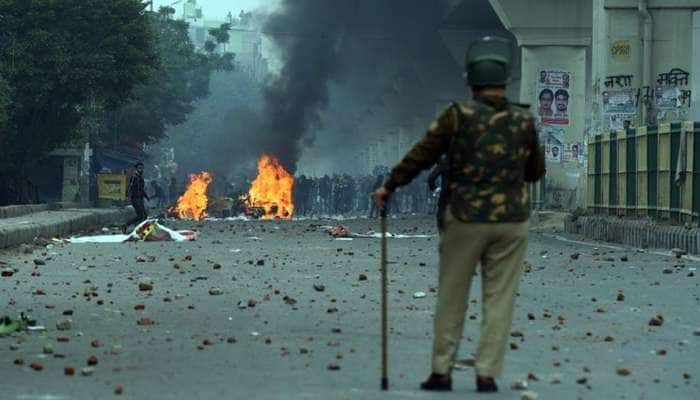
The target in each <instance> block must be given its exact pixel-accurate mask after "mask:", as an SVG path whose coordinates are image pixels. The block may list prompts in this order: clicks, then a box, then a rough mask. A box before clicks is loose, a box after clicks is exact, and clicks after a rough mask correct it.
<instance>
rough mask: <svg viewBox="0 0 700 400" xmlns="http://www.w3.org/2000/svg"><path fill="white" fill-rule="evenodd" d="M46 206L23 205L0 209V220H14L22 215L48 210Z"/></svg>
mask: <svg viewBox="0 0 700 400" xmlns="http://www.w3.org/2000/svg"><path fill="white" fill-rule="evenodd" d="M49 208H50V206H49V205H48V204H23V205H16V206H4V207H0V219H5V218H16V217H21V216H22V215H27V214H32V213H36V212H41V211H47V210H49Z"/></svg>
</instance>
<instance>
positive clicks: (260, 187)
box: [243, 155, 294, 219]
mask: <svg viewBox="0 0 700 400" xmlns="http://www.w3.org/2000/svg"><path fill="white" fill-rule="evenodd" d="M293 188H294V177H293V176H292V175H291V174H290V173H289V172H287V171H286V170H285V169H284V167H282V165H281V164H280V163H279V161H277V159H275V158H273V157H270V156H268V155H263V156H262V157H260V160H258V176H257V178H255V180H254V181H253V183H252V184H251V186H250V190H249V191H248V195H247V196H244V197H243V200H244V201H245V202H246V204H247V207H248V210H249V211H251V210H254V209H260V210H261V211H264V214H263V215H262V216H261V218H265V219H271V218H280V219H291V218H292V215H294V203H293V201H292V189H293Z"/></svg>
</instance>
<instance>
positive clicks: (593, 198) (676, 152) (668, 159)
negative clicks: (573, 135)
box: [587, 121, 700, 222]
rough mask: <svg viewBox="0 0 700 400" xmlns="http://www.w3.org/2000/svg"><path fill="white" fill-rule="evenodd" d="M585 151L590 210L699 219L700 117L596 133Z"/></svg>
mask: <svg viewBox="0 0 700 400" xmlns="http://www.w3.org/2000/svg"><path fill="white" fill-rule="evenodd" d="M588 154H589V158H588V177H587V185H588V188H587V189H588V190H587V193H588V195H587V208H588V209H589V210H591V211H593V212H594V213H595V214H606V215H615V216H629V217H649V218H652V219H654V220H663V221H672V222H698V221H699V220H700V122H692V121H686V122H680V123H671V124H659V125H652V126H648V127H647V126H644V127H639V128H633V129H628V130H626V131H623V130H620V131H615V132H609V133H605V134H601V135H596V136H595V137H594V138H593V140H591V141H590V142H589V144H588Z"/></svg>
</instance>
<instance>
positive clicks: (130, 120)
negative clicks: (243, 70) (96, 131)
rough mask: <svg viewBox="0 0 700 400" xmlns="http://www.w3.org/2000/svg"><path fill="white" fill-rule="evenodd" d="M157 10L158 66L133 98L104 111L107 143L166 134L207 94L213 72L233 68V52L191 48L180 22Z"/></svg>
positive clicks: (133, 141)
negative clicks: (107, 111)
mask: <svg viewBox="0 0 700 400" xmlns="http://www.w3.org/2000/svg"><path fill="white" fill-rule="evenodd" d="M167 11H168V10H167V9H164V8H161V10H160V11H159V13H158V14H157V15H152V16H151V17H152V18H151V20H150V22H151V29H152V34H153V36H154V37H155V43H156V53H157V55H158V59H159V65H160V68H158V69H156V70H153V71H152V73H151V75H150V77H149V80H148V81H147V83H145V84H142V85H139V86H138V87H136V88H135V90H134V96H133V97H134V99H133V100H132V101H130V102H129V103H127V104H125V105H124V106H123V107H121V108H120V109H118V110H115V111H113V112H110V113H107V114H106V115H105V121H104V122H105V123H104V126H103V128H102V130H101V133H100V140H101V141H102V142H103V143H104V144H108V145H111V146H118V145H127V144H128V145H131V146H134V145H136V146H138V145H140V144H144V143H145V144H151V143H155V142H157V141H159V140H160V139H162V138H163V137H165V132H166V129H167V127H168V126H174V125H179V124H181V123H183V122H185V120H186V118H187V116H188V114H189V113H190V112H192V110H193V109H194V105H193V104H194V102H195V101H197V100H199V99H202V98H204V97H206V96H207V95H208V94H209V79H210V75H211V73H212V71H214V70H232V69H233V61H234V57H233V54H224V55H222V56H219V55H216V54H212V53H208V54H201V53H197V52H196V51H195V48H194V45H193V44H192V42H191V40H190V37H189V34H188V25H187V23H186V22H184V21H179V20H173V19H171V18H170V15H171V13H169V12H167Z"/></svg>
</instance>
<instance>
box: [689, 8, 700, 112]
mask: <svg viewBox="0 0 700 400" xmlns="http://www.w3.org/2000/svg"><path fill="white" fill-rule="evenodd" d="M692 41H693V56H692V57H693V58H692V64H691V71H690V76H691V80H692V82H691V88H692V89H691V90H692V91H693V94H692V100H691V103H692V104H691V107H690V119H692V120H693V121H700V11H695V12H693V39H692Z"/></svg>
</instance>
